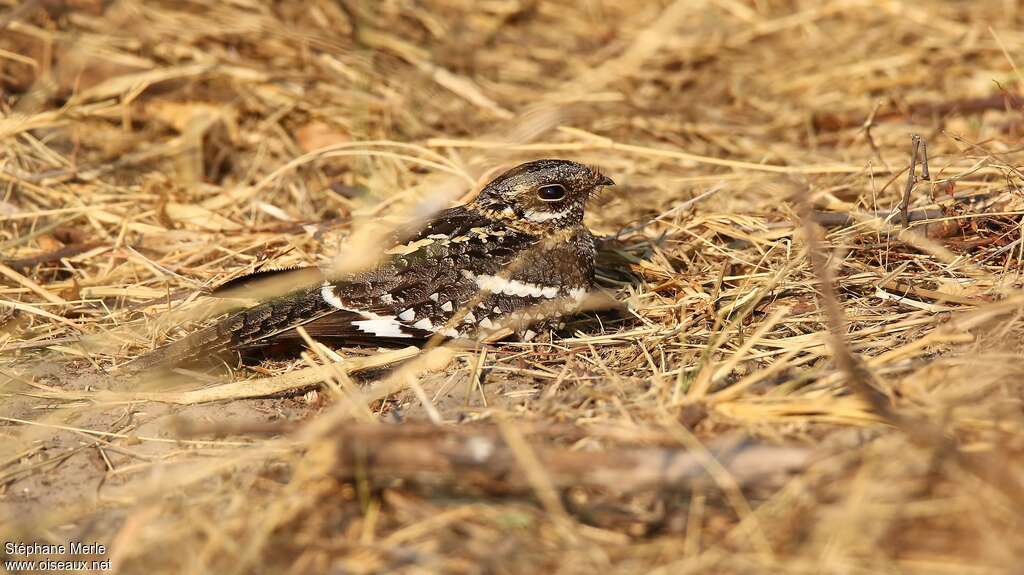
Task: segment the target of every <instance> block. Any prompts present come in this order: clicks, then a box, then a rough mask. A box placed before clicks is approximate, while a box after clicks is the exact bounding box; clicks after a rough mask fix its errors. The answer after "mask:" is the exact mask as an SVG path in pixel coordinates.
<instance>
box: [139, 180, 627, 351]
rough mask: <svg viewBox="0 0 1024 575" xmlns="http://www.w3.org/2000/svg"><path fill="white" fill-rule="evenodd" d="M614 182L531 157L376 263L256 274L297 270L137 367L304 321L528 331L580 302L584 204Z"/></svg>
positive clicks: (354, 335) (355, 330) (408, 332)
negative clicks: (333, 272) (288, 286)
mask: <svg viewBox="0 0 1024 575" xmlns="http://www.w3.org/2000/svg"><path fill="white" fill-rule="evenodd" d="M612 184H613V182H612V181H611V180H610V179H609V178H607V177H605V176H603V175H602V174H601V173H600V172H598V171H597V170H595V169H593V168H590V167H587V166H584V165H582V164H578V163H575V162H569V161H565V160H537V161H534V162H528V163H525V164H522V165H520V166H517V167H515V168H513V169H511V170H509V171H507V172H505V173H503V174H501V175H500V176H498V177H497V178H495V179H494V180H493V181H491V182H490V183H489V184H487V186H486V187H484V189H483V190H482V191H481V192H480V194H479V196H478V197H477V198H476V199H475V200H474V201H473V202H471V203H469V204H466V205H464V206H458V207H455V208H451V209H447V210H444V211H441V212H439V213H437V214H435V215H434V217H432V218H431V219H430V220H429V221H428V222H427V223H426V224H425V225H424V226H423V227H422V229H420V230H419V231H418V232H417V233H415V234H413V235H412V237H410V238H408V239H407V240H406V241H405V243H400V244H398V245H395V246H393V247H392V248H391V249H389V250H387V251H386V252H385V253H386V257H385V258H384V259H383V260H382V261H381V262H380V263H379V264H378V265H377V267H375V268H374V269H371V270H369V271H366V272H362V273H357V274H353V275H349V276H346V277H340V278H334V277H325V276H324V275H322V272H320V271H319V270H316V269H315V268H303V269H298V270H288V271H283V272H280V271H274V272H270V273H269V274H259V275H261V276H262V275H270V274H272V275H274V276H275V280H276V279H279V278H284V279H285V280H287V279H289V278H292V277H294V278H295V280H296V283H295V284H293V285H295V291H292V292H290V293H287V294H286V295H284V296H281V297H278V298H275V299H272V300H270V301H267V302H265V303H262V304H259V305H257V306H255V307H252V308H249V309H246V310H242V311H239V312H236V313H234V314H232V315H230V316H228V317H227V318H225V319H224V320H222V321H220V322H219V323H217V324H215V325H213V326H211V327H209V328H206V329H204V330H200V331H198V332H195V333H193V334H191V335H189V336H187V337H185V338H184V339H182V340H179V341H176V342H174V343H172V344H169V345H167V346H165V347H163V348H159V349H157V350H155V351H153V352H151V353H150V354H147V355H145V356H143V357H141V358H139V359H138V360H136V361H135V362H133V363H134V367H149V366H152V365H159V364H166V363H172V362H177V361H183V360H188V359H191V358H195V357H197V356H198V355H200V354H203V355H206V354H210V353H213V352H216V351H219V350H224V349H228V348H241V347H247V346H253V345H262V344H266V343H268V342H271V341H274V340H281V339H287V338H294V337H296V335H295V332H294V328H295V327H296V326H299V325H302V326H303V327H304V328H305V329H306V330H307V331H308V332H309V333H310V335H312V336H314V337H318V338H328V339H334V340H341V341H368V340H369V341H373V340H378V339H380V340H408V341H414V340H422V339H425V338H427V337H430V336H433V335H435V334H439V335H440V336H444V337H452V338H482V337H486V336H488V335H489V334H493V333H495V332H497V331H500V330H503V329H513V330H515V331H517V332H518V333H519V334H520V335H521V336H522V337H523V338H524V339H527V340H528V339H531V338H532V337H533V336H535V335H536V331H535V330H537V329H540V328H538V327H536V325H537V324H544V323H545V322H549V321H550V320H551V319H552V318H557V317H559V316H561V315H562V314H564V313H567V312H570V311H572V310H573V309H574V308H575V307H576V306H577V305H578V304H579V302H580V301H581V300H582V299H583V297H584V296H585V295H586V293H587V292H588V291H589V290H590V289H591V287H592V285H593V276H594V240H593V236H592V235H591V233H590V231H589V230H588V229H587V228H586V226H584V225H583V212H584V207H585V204H586V202H587V200H588V199H589V198H590V197H591V196H592V195H593V194H594V193H595V192H596V191H598V190H599V189H600V188H601V187H603V186H608V185H612ZM252 280H253V278H243V279H242V280H241V281H234V282H232V286H231V288H232V290H237V289H244V287H245V286H244V284H245V283H247V282H250V281H252ZM531 326H533V329H531Z"/></svg>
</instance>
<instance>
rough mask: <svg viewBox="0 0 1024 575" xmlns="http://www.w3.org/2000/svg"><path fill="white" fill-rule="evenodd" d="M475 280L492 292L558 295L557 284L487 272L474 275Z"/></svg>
mask: <svg viewBox="0 0 1024 575" xmlns="http://www.w3.org/2000/svg"><path fill="white" fill-rule="evenodd" d="M473 281H475V282H476V285H477V287H479V288H480V289H481V290H485V291H489V292H491V293H492V294H505V295H514V296H519V297H535V298H547V299H554V298H556V297H558V287H557V286H544V285H539V284H535V283H530V282H522V281H519V280H513V279H505V278H503V277H501V276H492V275H486V274H480V275H474V276H473Z"/></svg>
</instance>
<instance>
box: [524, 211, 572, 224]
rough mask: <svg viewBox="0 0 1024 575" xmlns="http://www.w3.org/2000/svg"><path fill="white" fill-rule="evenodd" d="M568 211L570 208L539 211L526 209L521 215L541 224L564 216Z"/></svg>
mask: <svg viewBox="0 0 1024 575" xmlns="http://www.w3.org/2000/svg"><path fill="white" fill-rule="evenodd" d="M569 211H570V210H563V211H561V212H541V211H537V210H527V211H526V213H524V214H523V217H524V218H526V219H528V220H530V221H531V222H533V223H535V224H543V223H544V222H550V221H552V220H557V219H561V218H564V217H565V216H566V214H568V213H569Z"/></svg>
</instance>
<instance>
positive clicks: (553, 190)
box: [537, 184, 565, 202]
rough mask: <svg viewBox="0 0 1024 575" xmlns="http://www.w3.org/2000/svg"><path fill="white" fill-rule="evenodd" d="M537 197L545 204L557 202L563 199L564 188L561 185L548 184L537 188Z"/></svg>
mask: <svg viewBox="0 0 1024 575" xmlns="http://www.w3.org/2000/svg"><path fill="white" fill-rule="evenodd" d="M537 197H538V198H540V199H542V200H544V201H545V202H557V201H558V200H561V199H562V198H564V197H565V186H563V185H562V184H548V185H546V186H541V187H539V188H537Z"/></svg>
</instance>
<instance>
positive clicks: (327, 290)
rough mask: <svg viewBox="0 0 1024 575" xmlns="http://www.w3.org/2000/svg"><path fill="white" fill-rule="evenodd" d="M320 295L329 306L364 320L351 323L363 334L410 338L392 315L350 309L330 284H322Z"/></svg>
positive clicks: (410, 335)
mask: <svg viewBox="0 0 1024 575" xmlns="http://www.w3.org/2000/svg"><path fill="white" fill-rule="evenodd" d="M320 295H321V296H322V297H323V298H324V301H325V302H327V303H329V304H331V306H333V307H336V308H338V309H340V310H342V311H350V312H352V313H357V314H359V315H361V316H363V317H364V318H366V319H362V320H356V321H353V322H352V325H354V326H356V328H357V329H359V331H361V332H363V333H369V334H373V335H375V336H377V337H412V334H410V333H406V332H404V331H402V328H403V327H404V326H403V325H402V323H401V322H399V321H398V320H397V319H395V316H393V315H378V314H375V313H373V312H372V311H363V310H358V309H352V308H350V307H348V306H346V305H345V302H343V301H341V298H340V297H338V294H336V293H334V286H333V285H331V283H330V282H324V285H322V286H320Z"/></svg>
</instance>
